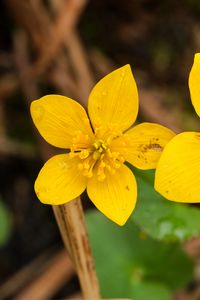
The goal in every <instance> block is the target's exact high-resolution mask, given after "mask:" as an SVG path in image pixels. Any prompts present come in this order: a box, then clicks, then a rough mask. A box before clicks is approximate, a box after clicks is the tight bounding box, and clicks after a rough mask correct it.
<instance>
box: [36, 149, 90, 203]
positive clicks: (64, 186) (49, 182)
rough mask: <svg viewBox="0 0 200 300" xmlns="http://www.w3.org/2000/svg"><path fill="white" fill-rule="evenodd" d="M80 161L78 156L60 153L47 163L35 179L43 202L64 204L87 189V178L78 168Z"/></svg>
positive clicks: (38, 194)
mask: <svg viewBox="0 0 200 300" xmlns="http://www.w3.org/2000/svg"><path fill="white" fill-rule="evenodd" d="M78 162H79V159H78V158H71V157H70V156H69V154H60V155H56V156H54V157H52V158H51V159H49V160H48V161H47V162H46V163H45V165H44V166H43V168H42V169H41V171H40V173H39V175H38V177H37V179H36V181H35V192H36V194H37V196H38V198H39V199H40V201H41V202H43V203H45V204H51V205H58V204H63V203H66V202H68V201H70V200H73V199H74V198H76V197H78V196H79V195H80V194H81V193H82V192H83V191H84V190H85V188H86V182H87V179H86V177H85V176H83V175H82V174H81V173H80V170H78Z"/></svg>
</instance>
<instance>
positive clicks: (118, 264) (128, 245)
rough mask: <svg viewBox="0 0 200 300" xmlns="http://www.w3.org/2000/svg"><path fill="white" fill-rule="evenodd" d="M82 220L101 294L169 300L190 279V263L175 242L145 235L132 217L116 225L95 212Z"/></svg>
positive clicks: (139, 298)
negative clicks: (85, 227)
mask: <svg viewBox="0 0 200 300" xmlns="http://www.w3.org/2000/svg"><path fill="white" fill-rule="evenodd" d="M86 220H87V225H88V231H89V237H90V241H91V245H92V249H93V254H94V258H95V263H96V268H97V273H98V277H99V279H100V285H101V292H102V296H103V297H105V298H109V297H110V298H114V297H116V298H120V297H121V298H125V297H129V298H130V297H131V298H133V299H136V300H149V299H154V300H160V299H162V300H170V299H171V295H172V290H174V289H178V288H181V287H183V286H185V284H186V283H188V282H189V281H190V280H191V279H192V273H193V263H192V261H191V259H190V258H189V257H188V256H187V255H186V254H185V253H184V252H183V251H182V250H181V248H180V247H179V246H178V245H177V244H166V243H162V242H160V241H155V240H153V239H151V238H149V237H147V236H146V235H145V234H144V233H142V232H141V231H140V230H139V229H138V228H137V226H136V225H135V224H134V222H133V221H132V220H130V221H129V222H128V223H127V224H126V225H125V226H124V227H119V226H117V225H115V224H114V223H113V222H111V221H109V220H108V219H107V218H106V217H104V216H103V215H101V214H100V213H98V212H91V213H88V214H87V215H86Z"/></svg>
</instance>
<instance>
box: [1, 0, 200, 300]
mask: <svg viewBox="0 0 200 300" xmlns="http://www.w3.org/2000/svg"><path fill="white" fill-rule="evenodd" d="M198 51H200V2H199V1H198V0H183V1H176V0H173V1H172V0H168V1H157V0H154V1H153V0H140V1H134V0H133V1H132V0H129V1H126V0H125V1H120V0H101V1H94V0H90V1H89V0H88V1H87V0H21V1H18V0H5V1H1V2H0V170H1V172H0V299H18V300H32V299H33V300H45V299H46V300H47V299H67V298H70V297H71V299H72V298H73V297H78V296H79V295H80V290H79V284H78V279H77V277H76V275H75V272H74V270H73V266H72V263H71V261H70V258H69V256H68V255H67V254H66V253H65V251H64V250H63V246H62V241H61V238H60V235H59V232H58V229H57V226H56V223H55V220H54V215H53V212H52V208H51V207H50V206H45V205H42V204H41V203H40V202H39V201H38V200H37V198H36V195H35V193H34V190H33V185H34V180H35V178H36V176H37V174H38V172H39V170H40V168H41V166H42V165H43V163H44V161H46V160H47V159H48V158H49V157H51V156H52V155H54V154H55V153H58V150H57V149H55V148H53V147H51V146H49V145H48V144H47V143H45V142H44V141H43V140H42V138H41V137H40V136H39V134H38V133H37V132H36V130H35V128H34V126H33V124H32V121H31V117H30V113H29V105H30V103H31V101H32V100H34V99H37V98H39V97H41V96H43V95H45V94H50V93H57V94H63V95H66V96H69V97H71V98H73V99H75V100H77V101H79V102H80V103H81V104H83V105H84V106H85V107H86V106H87V98H88V95H89V92H90V90H91V88H92V86H93V85H94V84H95V83H96V82H97V81H98V80H99V79H100V78H101V77H103V76H104V75H106V74H107V73H109V72H110V71H112V70H114V69H115V68H117V67H120V66H122V65H125V64H127V63H129V64H130V65H131V67H132V70H133V73H134V76H135V79H136V82H137V85H138V89H139V97H140V112H139V118H138V121H149V122H156V123H160V124H162V125H165V126H167V127H169V128H171V129H173V130H174V131H176V132H180V131H185V130H199V128H200V120H199V118H198V117H197V116H196V114H195V112H194V110H193V108H192V105H191V102H190V96H189V90H188V75H189V71H190V68H191V66H192V63H193V57H194V53H195V52H198ZM137 174H138V175H137V176H138V182H139V188H140V191H141V192H140V193H139V199H138V203H140V204H138V206H137V209H136V212H135V213H134V214H133V217H132V218H131V220H130V222H129V223H128V224H127V226H126V227H125V228H123V229H119V228H118V227H116V226H115V225H113V224H111V222H110V221H108V220H106V219H105V218H104V217H103V216H102V215H101V214H100V213H99V212H96V210H94V209H92V205H91V203H90V202H89V201H88V199H87V196H86V195H84V196H83V202H84V208H85V210H86V218H87V224H88V229H89V234H90V238H91V243H92V248H93V252H94V256H95V262H96V267H97V272H98V275H99V279H100V283H101V289H102V294H103V296H104V297H110V298H111V297H112V298H114V297H116V298H117V297H118V298H120V297H121V298H122V297H130V298H132V299H135V300H147V299H153V300H169V299H176V300H198V299H200V237H198V235H199V234H200V211H199V206H198V205H195V206H181V205H178V204H172V203H168V202H167V201H166V200H165V199H163V198H162V197H161V196H159V195H158V194H156V193H155V192H154V191H153V189H152V185H153V173H152V172H145V174H144V175H142V174H141V173H140V172H139V171H138V173H137ZM88 212H89V213H88ZM155 253H156V255H155ZM111 257H112V258H111Z"/></svg>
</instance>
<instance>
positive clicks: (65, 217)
mask: <svg viewBox="0 0 200 300" xmlns="http://www.w3.org/2000/svg"><path fill="white" fill-rule="evenodd" d="M53 210H54V214H55V217H56V220H57V223H58V227H59V229H60V233H61V236H62V239H63V242H64V244H65V246H66V248H67V249H68V251H69V253H70V255H71V257H72V259H73V261H74V264H75V268H76V271H77V274H78V277H79V281H80V285H81V289H82V293H83V299H85V300H99V299H101V297H100V293H99V285H98V280H97V276H96V271H95V267H94V263H93V258H92V252H91V248H90V245H89V240H88V235H87V229H86V225H85V221H84V213H83V208H82V204H81V200H80V198H76V199H74V200H73V201H70V202H68V203H66V204H63V205H59V206H53Z"/></svg>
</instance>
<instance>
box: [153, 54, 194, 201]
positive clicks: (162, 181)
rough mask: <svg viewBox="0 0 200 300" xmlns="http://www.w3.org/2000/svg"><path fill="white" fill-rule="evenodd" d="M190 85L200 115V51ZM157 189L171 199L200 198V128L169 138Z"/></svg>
mask: <svg viewBox="0 0 200 300" xmlns="http://www.w3.org/2000/svg"><path fill="white" fill-rule="evenodd" d="M189 89H190V95H191V99H192V104H193V106H194V108H195V110H196V112H197V114H198V115H199V116H200V53H197V54H196V55H195V57H194V64H193V66H192V69H191V72H190V75H189ZM155 189H156V190H157V191H158V192H160V193H161V194H162V195H163V196H164V197H166V198H167V199H168V200H171V201H176V202H191V203H195V202H200V132H183V133H180V134H178V135H176V136H175V137H174V138H173V139H172V140H171V141H170V142H169V144H168V145H167V146H166V148H165V149H164V151H163V154H162V155H161V158H160V161H159V163H158V166H157V170H156V177H155Z"/></svg>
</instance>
